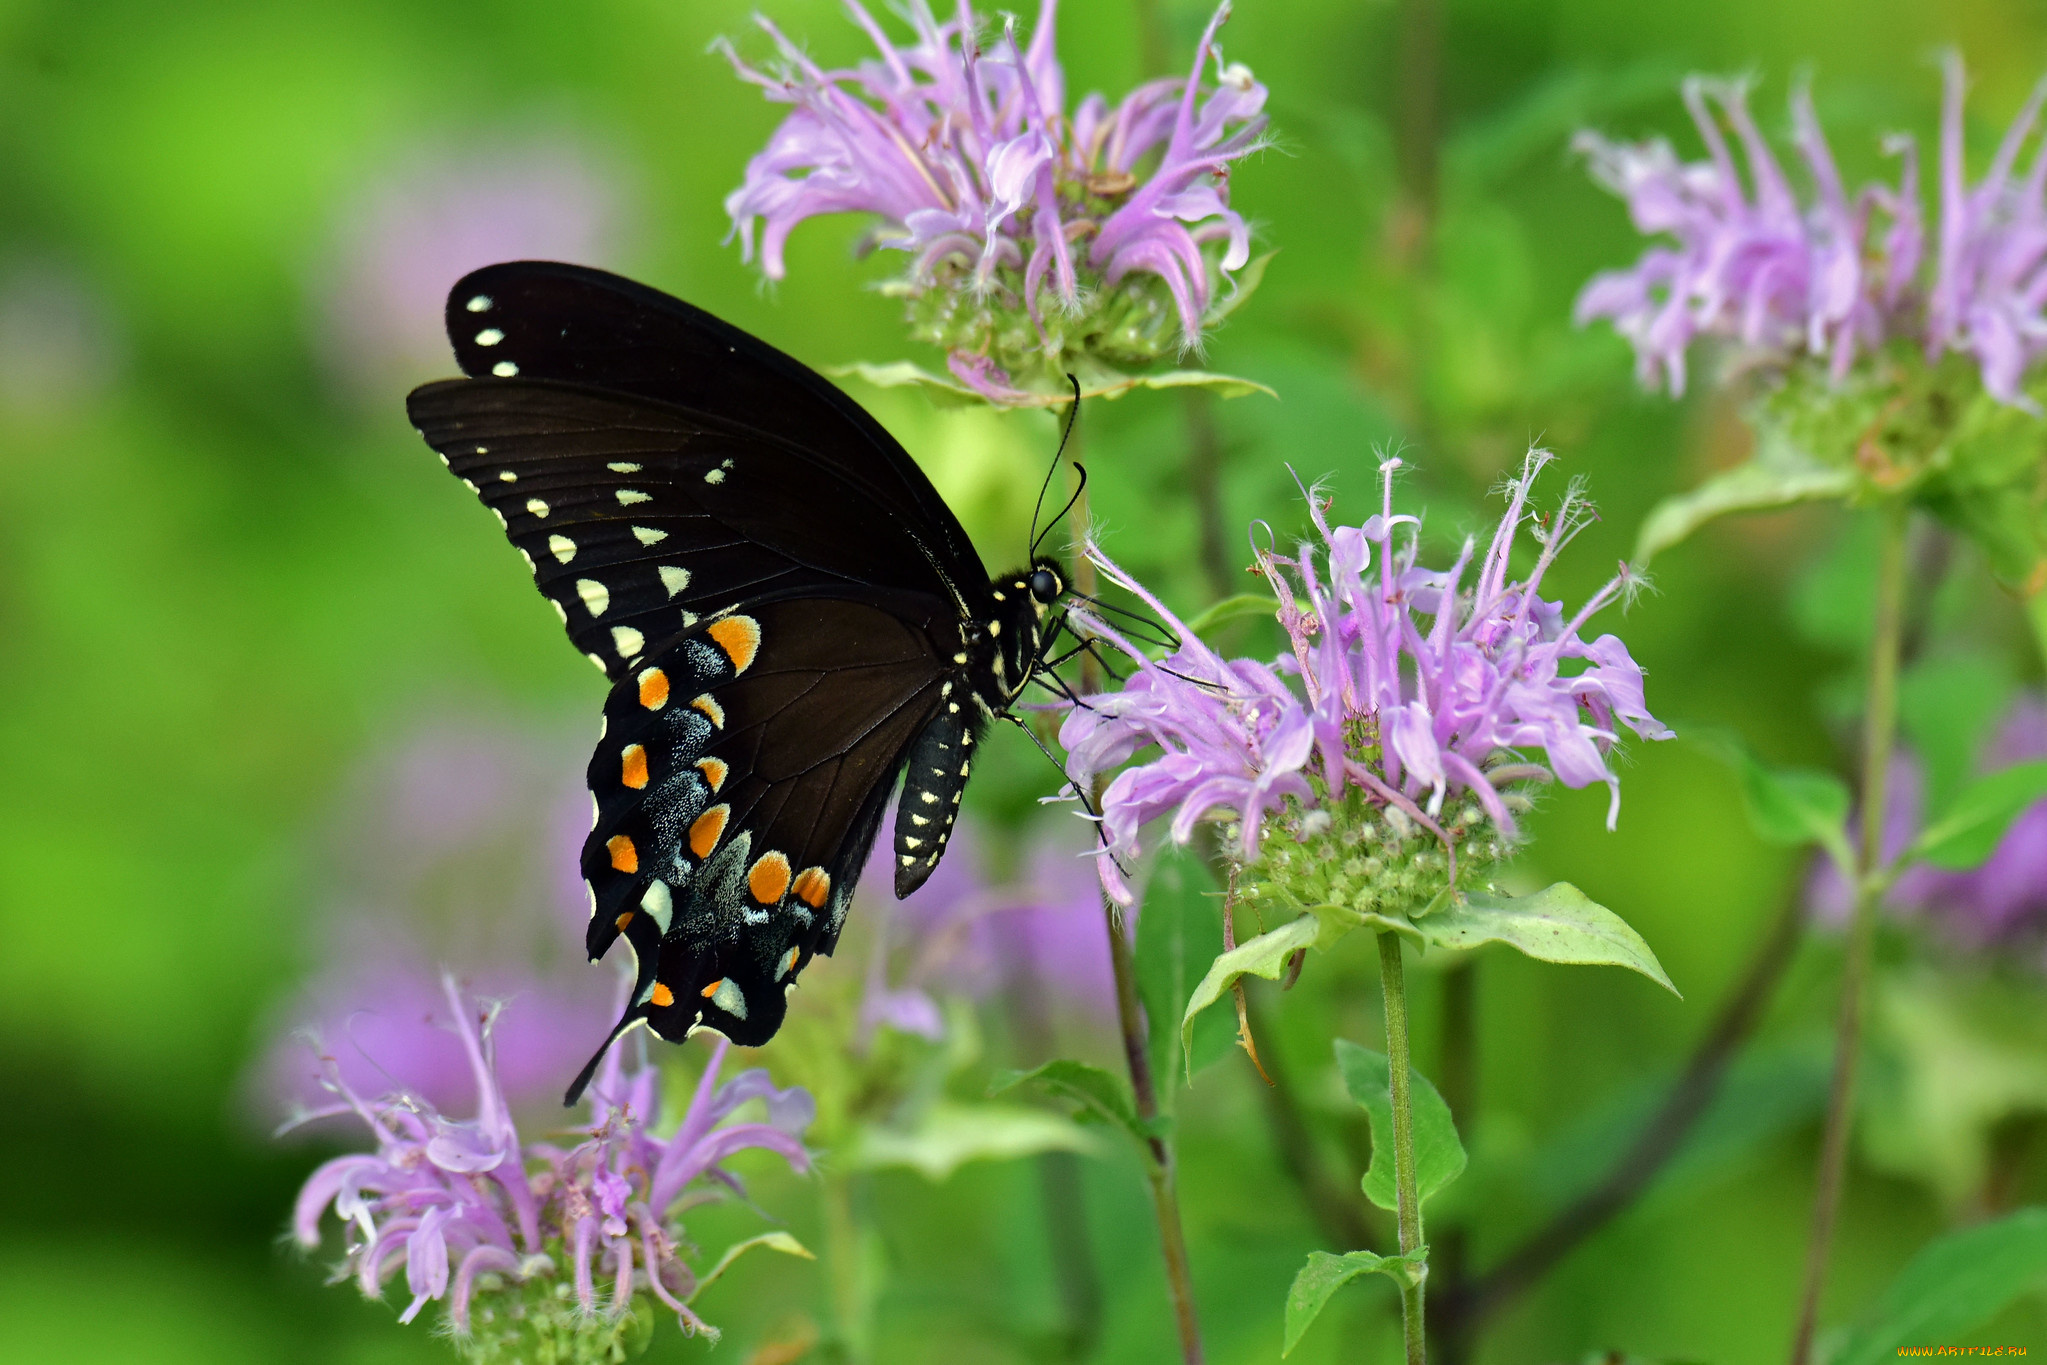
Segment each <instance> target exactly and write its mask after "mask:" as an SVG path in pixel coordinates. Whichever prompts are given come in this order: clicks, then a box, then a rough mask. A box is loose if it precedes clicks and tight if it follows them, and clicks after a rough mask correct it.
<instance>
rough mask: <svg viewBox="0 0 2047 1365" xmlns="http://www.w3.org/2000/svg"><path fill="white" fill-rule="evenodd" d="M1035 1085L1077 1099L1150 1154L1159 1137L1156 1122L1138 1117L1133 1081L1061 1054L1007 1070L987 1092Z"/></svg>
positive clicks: (1085, 1108) (1088, 1112) (1083, 1107)
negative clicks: (1024, 1068)
mask: <svg viewBox="0 0 2047 1365" xmlns="http://www.w3.org/2000/svg"><path fill="white" fill-rule="evenodd" d="M1027 1084H1035V1085H1041V1086H1043V1087H1045V1089H1047V1090H1049V1091H1051V1092H1052V1093H1053V1094H1055V1095H1058V1096H1060V1097H1062V1098H1064V1099H1069V1100H1077V1101H1078V1102H1079V1103H1080V1105H1081V1109H1082V1112H1083V1113H1084V1114H1090V1115H1093V1116H1094V1117H1095V1118H1097V1119H1100V1120H1102V1121H1103V1122H1106V1123H1109V1124H1111V1125H1113V1126H1114V1127H1116V1128H1119V1129H1121V1130H1122V1131H1123V1132H1125V1133H1127V1134H1129V1135H1130V1137H1131V1138H1132V1139H1133V1140H1135V1141H1136V1143H1137V1144H1138V1146H1139V1147H1140V1148H1142V1149H1143V1150H1144V1151H1146V1152H1147V1153H1149V1151H1150V1147H1149V1145H1148V1144H1149V1143H1150V1141H1151V1139H1152V1138H1154V1137H1156V1136H1158V1133H1157V1125H1155V1124H1147V1123H1145V1122H1144V1121H1143V1120H1142V1119H1140V1118H1138V1117H1137V1101H1136V1099H1135V1097H1134V1096H1133V1095H1132V1094H1131V1092H1130V1082H1128V1081H1126V1080H1124V1079H1123V1078H1122V1077H1121V1076H1115V1075H1111V1074H1110V1073H1109V1072H1107V1071H1104V1070H1102V1068H1100V1067H1098V1066H1089V1065H1088V1064H1087V1063H1086V1062H1076V1061H1073V1060H1071V1059H1069V1058H1065V1057H1059V1058H1054V1059H1053V1060H1052V1061H1049V1062H1046V1063H1045V1064H1044V1065H1043V1066H1040V1067H1036V1068H1034V1069H1032V1070H1030V1071H1005V1072H1002V1073H1001V1074H1000V1075H998V1076H996V1078H995V1080H994V1082H993V1084H991V1085H990V1086H989V1087H988V1093H989V1094H990V1095H991V1096H993V1095H1000V1094H1002V1093H1004V1092H1005V1091H1008V1090H1013V1089H1015V1088H1016V1087H1017V1086H1020V1085H1027Z"/></svg>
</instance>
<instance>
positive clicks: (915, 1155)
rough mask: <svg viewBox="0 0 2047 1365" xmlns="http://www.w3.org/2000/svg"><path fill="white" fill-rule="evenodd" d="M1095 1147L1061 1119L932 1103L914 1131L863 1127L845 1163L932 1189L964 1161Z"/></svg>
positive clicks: (1005, 1108) (1029, 1111) (1013, 1107)
mask: <svg viewBox="0 0 2047 1365" xmlns="http://www.w3.org/2000/svg"><path fill="white" fill-rule="evenodd" d="M1097 1142H1098V1140H1097V1139H1096V1138H1094V1137H1093V1136H1091V1135H1090V1134H1089V1133H1088V1132H1087V1131H1086V1130H1085V1129H1083V1128H1080V1127H1078V1126H1077V1125H1075V1123H1074V1122H1073V1120H1072V1119H1070V1118H1067V1117H1066V1116H1065V1115H1063V1114H1055V1113H1051V1112H1049V1111H1047V1110H1044V1109H1033V1108H1030V1107H1028V1106H1026V1105H1020V1104H959V1103H956V1102H954V1101H951V1100H938V1101H936V1102H934V1103H933V1104H932V1105H931V1106H930V1107H929V1108H927V1109H926V1110H925V1111H924V1112H923V1114H922V1115H920V1116H919V1118H918V1120H917V1123H916V1124H915V1126H914V1127H911V1128H907V1129H902V1128H889V1127H883V1126H881V1125H879V1124H870V1125H866V1126H863V1127H862V1128H861V1129H860V1130H859V1134H858V1136H857V1137H856V1138H855V1139H854V1142H853V1145H852V1150H851V1152H850V1153H849V1154H848V1160H849V1162H850V1164H851V1165H853V1166H855V1167H860V1168H866V1169H873V1168H877V1167H883V1166H907V1167H909V1168H910V1169H911V1170H914V1171H917V1172H919V1173H920V1174H921V1175H923V1177H924V1178H925V1179H926V1180H929V1181H932V1182H933V1183H937V1182H939V1181H943V1180H946V1179H948V1178H949V1177H950V1176H951V1175H952V1173H953V1172H954V1171H956V1170H958V1169H959V1168H960V1167H961V1166H964V1165H966V1164H967V1163H968V1162H970V1161H1013V1160H1015V1159H1016V1158H1018V1157H1024V1156H1035V1155H1036V1154H1038V1153H1039V1152H1080V1153H1083V1154H1093V1153H1094V1152H1095V1150H1096V1147H1097Z"/></svg>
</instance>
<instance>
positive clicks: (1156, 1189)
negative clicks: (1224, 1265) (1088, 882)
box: [1102, 896, 1201, 1365]
mask: <svg viewBox="0 0 2047 1365" xmlns="http://www.w3.org/2000/svg"><path fill="white" fill-rule="evenodd" d="M1102 909H1103V910H1104V911H1105V912H1106V913H1107V914H1108V916H1109V966H1110V969H1111V970H1112V971H1113V972H1114V973H1115V977H1116V1017H1117V1020H1118V1022H1119V1023H1120V1024H1121V1025H1122V1030H1123V1060H1124V1061H1125V1063H1127V1064H1128V1066H1129V1068H1130V1088H1131V1091H1132V1092H1133V1093H1134V1094H1135V1096H1136V1099H1137V1117H1138V1118H1139V1119H1141V1120H1143V1121H1144V1122H1145V1123H1147V1124H1149V1123H1151V1122H1152V1121H1153V1120H1154V1119H1156V1118H1158V1116H1159V1098H1158V1090H1157V1088H1156V1087H1155V1086H1154V1085H1153V1084H1152V1076H1151V1056H1150V1054H1149V1053H1148V1052H1147V1051H1146V1050H1145V1027H1144V1022H1145V1021H1144V1015H1143V1013H1142V1012H1141V1011H1140V1009H1139V1007H1138V1003H1137V971H1136V964H1135V963H1134V962H1133V961H1132V960H1131V956H1130V940H1129V938H1128V937H1127V936H1126V935H1125V934H1124V932H1123V925H1122V924H1121V923H1120V922H1119V920H1120V917H1119V916H1118V915H1117V914H1116V908H1115V906H1114V904H1112V903H1111V902H1110V900H1109V898H1108V897H1107V896H1104V897H1103V898H1102ZM1146 1147H1147V1148H1148V1155H1149V1156H1150V1158H1151V1159H1150V1160H1149V1161H1147V1162H1146V1163H1145V1175H1146V1177H1147V1178H1148V1179H1149V1180H1150V1181H1151V1203H1152V1212H1153V1213H1154V1214H1155V1215H1156V1216H1157V1218H1158V1224H1159V1247H1160V1250H1162V1251H1163V1252H1164V1253H1165V1259H1166V1287H1167V1289H1168V1291H1169V1292H1170V1293H1171V1295H1172V1299H1173V1319H1174V1322H1175V1323H1176V1324H1177V1325H1178V1327H1179V1329H1180V1358H1181V1359H1182V1360H1183V1361H1185V1362H1186V1365H1200V1362H1201V1322H1200V1319H1199V1318H1197V1317H1196V1316H1195V1312H1194V1278H1193V1274H1192V1272H1191V1270H1190V1269H1189V1266H1188V1261H1187V1235H1186V1233H1185V1232H1184V1231H1183V1230H1182V1229H1181V1226H1180V1195H1179V1192H1178V1190H1177V1188H1176V1187H1175V1184H1174V1172H1173V1149H1172V1148H1171V1147H1169V1146H1167V1145H1166V1141H1165V1139H1164V1138H1162V1137H1159V1136H1157V1135H1156V1134H1154V1135H1153V1136H1152V1137H1150V1138H1147V1139H1146Z"/></svg>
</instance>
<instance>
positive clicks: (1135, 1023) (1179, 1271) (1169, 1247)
mask: <svg viewBox="0 0 2047 1365" xmlns="http://www.w3.org/2000/svg"><path fill="white" fill-rule="evenodd" d="M1080 436H1081V429H1080V427H1079V425H1078V424H1076V425H1075V426H1074V428H1073V435H1072V437H1071V438H1070V440H1069V442H1068V445H1067V453H1068V454H1069V455H1076V456H1077V455H1078V453H1079V450H1080ZM1087 501H1088V500H1087V485H1086V484H1081V485H1080V486H1079V487H1078V488H1077V489H1076V490H1075V492H1074V502H1073V510H1072V513H1071V515H1072V517H1073V522H1072V525H1073V526H1074V528H1075V531H1076V533H1077V534H1085V532H1086V531H1087V528H1088V525H1089V522H1088V505H1087ZM1077 548H1078V547H1077ZM1073 584H1074V586H1075V587H1076V588H1077V589H1079V590H1080V591H1081V592H1084V593H1088V594H1090V595H1092V594H1093V592H1094V591H1095V586H1096V584H1095V566H1094V564H1093V563H1092V562H1091V561H1090V560H1089V559H1088V557H1087V555H1086V553H1085V552H1082V553H1080V554H1078V555H1077V556H1076V557H1075V559H1074V564H1073ZM1080 685H1081V690H1082V691H1083V692H1096V691H1100V690H1101V685H1102V674H1101V664H1100V663H1099V662H1098V661H1097V660H1096V659H1095V657H1094V655H1093V654H1092V653H1088V654H1083V655H1081V656H1080ZM1101 801H1102V784H1101V783H1099V782H1098V783H1096V784H1095V791H1094V802H1095V807H1096V809H1098V810H1099V809H1100V808H1101ZM1102 913H1103V914H1104V915H1106V916H1107V917H1108V920H1109V967H1110V970H1111V971H1112V972H1113V974H1114V976H1115V980H1116V1022H1117V1024H1118V1027H1119V1030H1120V1032H1121V1033H1122V1036H1123V1060H1124V1063H1125V1064H1126V1065H1127V1066H1128V1067H1129V1069H1130V1090H1131V1093H1132V1095H1133V1097H1134V1098H1135V1099H1136V1101H1137V1116H1138V1117H1139V1118H1141V1119H1143V1120H1144V1121H1145V1122H1146V1123H1150V1122H1151V1121H1152V1120H1153V1119H1156V1118H1157V1117H1158V1115H1159V1097H1158V1089H1157V1087H1155V1086H1154V1085H1153V1084H1152V1075H1151V1054H1150V1053H1149V1052H1147V1051H1146V1049H1145V1039H1146V1035H1145V1020H1144V1013H1143V1011H1142V1009H1141V1008H1140V1007H1139V1006H1138V1003H1137V969H1136V964H1135V963H1134V962H1133V961H1132V960H1131V956H1130V939H1129V937H1128V936H1127V935H1126V934H1125V933H1124V931H1123V924H1122V917H1121V916H1120V915H1118V914H1117V913H1116V906H1115V903H1114V902H1112V901H1111V900H1110V899H1109V898H1108V897H1107V896H1106V895H1105V896H1103V897H1102ZM1146 1148H1147V1150H1146V1155H1147V1157H1148V1158H1149V1159H1148V1160H1147V1161H1146V1162H1145V1177H1146V1179H1148V1180H1149V1181H1150V1183H1151V1205H1152V1213H1153V1215H1154V1216H1155V1217H1156V1218H1157V1220H1158V1225H1159V1249H1160V1250H1161V1251H1162V1252H1163V1253H1164V1255H1165V1262H1166V1289H1167V1292H1168V1294H1169V1295H1170V1296H1171V1298H1172V1301H1173V1321H1174V1323H1175V1324H1176V1325H1177V1326H1178V1328H1179V1331H1180V1358H1181V1360H1183V1361H1184V1362H1185V1365H1201V1321H1200V1319H1199V1318H1198V1317H1197V1316H1196V1315H1195V1312H1194V1277H1193V1274H1192V1272H1191V1270H1190V1269H1189V1264H1188V1260H1187V1234H1186V1232H1185V1231H1184V1229H1183V1228H1182V1227H1181V1224H1180V1195H1179V1191H1178V1189H1177V1188H1176V1185H1175V1182H1174V1178H1173V1149H1172V1148H1171V1147H1170V1146H1168V1145H1167V1144H1166V1141H1165V1139H1164V1138H1160V1137H1153V1138H1150V1139H1148V1140H1147V1142H1146Z"/></svg>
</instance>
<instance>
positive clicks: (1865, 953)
mask: <svg viewBox="0 0 2047 1365" xmlns="http://www.w3.org/2000/svg"><path fill="white" fill-rule="evenodd" d="M1881 515H1882V517H1883V541H1882V549H1881V558H1880V560H1879V561H1878V566H1877V594H1876V630H1875V633H1874V635H1873V637H1872V639H1871V641H1870V646H1869V698H1868V703H1867V708H1866V710H1865V712H1864V715H1863V726H1862V846H1861V847H1860V848H1858V849H1857V850H1856V857H1855V872H1856V880H1855V914H1854V918H1853V919H1852V920H1851V921H1850V923H1849V926H1848V953H1847V961H1846V963H1845V964H1844V966H1843V968H1842V972H1841V1009H1840V1015H1839V1017H1838V1018H1837V1020H1836V1023H1835V1030H1834V1080H1833V1085H1832V1087H1831V1089H1830V1090H1829V1091H1828V1094H1827V1127H1826V1135H1825V1137H1824V1138H1823V1139H1822V1140H1821V1143H1820V1167H1819V1178H1818V1182H1817V1188H1816V1190H1815V1191H1814V1195H1813V1210H1812V1240H1811V1242H1810V1243H1809V1244H1808V1245H1807V1248H1806V1259H1805V1290H1804V1293H1803V1295H1802V1296H1801V1297H1800V1300H1799V1308H1798V1328H1797V1332H1796V1334H1795V1335H1794V1336H1793V1337H1792V1343H1791V1365H1807V1363H1808V1362H1809V1361H1810V1360H1811V1358H1812V1339H1813V1333H1814V1331H1815V1330H1816V1329H1817V1328H1818V1326H1819V1310H1820V1295H1821V1293H1822V1291H1824V1290H1825V1288H1826V1284H1827V1261H1828V1257H1829V1255H1830V1253H1831V1251H1832V1249H1833V1240H1834V1220H1835V1216H1836V1215H1837V1214H1838V1213H1839V1212H1840V1207H1841V1186H1842V1182H1843V1179H1844V1177H1845V1175H1846V1171H1847V1165H1848V1137H1849V1132H1850V1130H1851V1129H1852V1128H1853V1126H1854V1124H1853V1118H1854V1108H1855V1073H1856V1065H1857V1062H1858V1061H1859V1060H1860V1057H1861V1052H1862V1006H1863V999H1862V997H1863V993H1864V990H1865V987H1866V985H1867V983H1868V978H1869V962H1870V957H1871V955H1872V952H1873V950H1874V946H1875V942H1876V911H1877V902H1878V900H1879V899H1880V898H1881V897H1882V894H1883V880H1882V876H1881V873H1882V870H1883V864H1884V849H1883V835H1884V814H1885V806H1886V804H1887V801H1886V798H1887V795H1888V793H1887V792H1886V790H1885V789H1886V787H1887V786H1888V779H1889V776H1890V767H1891V745H1892V742H1893V740H1894V739H1895V738H1896V734H1897V727H1898V654H1899V646H1900V642H1901V641H1902V639H1903V638H1904V620H1905V539H1906V531H1907V529H1908V528H1909V525H1910V515H1911V508H1910V505H1909V504H1908V503H1905V502H1903V501H1902V500H1900V501H1898V502H1895V503H1893V504H1891V505H1890V506H1887V507H1885V508H1884V509H1883V510H1882V512H1881Z"/></svg>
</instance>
